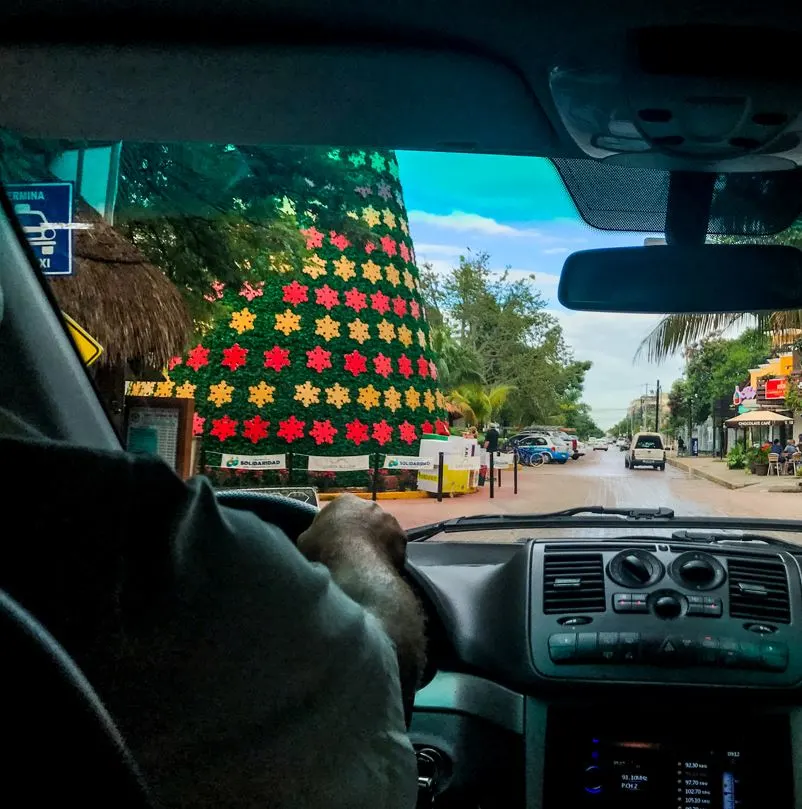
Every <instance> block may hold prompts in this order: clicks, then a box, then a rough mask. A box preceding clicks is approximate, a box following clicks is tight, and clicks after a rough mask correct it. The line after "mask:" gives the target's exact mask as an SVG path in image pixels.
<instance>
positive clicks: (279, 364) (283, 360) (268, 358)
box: [265, 346, 290, 372]
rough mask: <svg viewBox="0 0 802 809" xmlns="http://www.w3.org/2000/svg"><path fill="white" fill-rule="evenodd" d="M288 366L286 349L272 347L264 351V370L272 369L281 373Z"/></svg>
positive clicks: (288, 358) (288, 359) (288, 353)
mask: <svg viewBox="0 0 802 809" xmlns="http://www.w3.org/2000/svg"><path fill="white" fill-rule="evenodd" d="M289 364H290V352H289V351H288V350H287V349H286V348H279V347H278V346H273V348H271V349H270V350H269V351H265V368H272V369H273V370H274V371H276V372H278V371H281V369H282V368H286V367H287V366H288V365H289Z"/></svg>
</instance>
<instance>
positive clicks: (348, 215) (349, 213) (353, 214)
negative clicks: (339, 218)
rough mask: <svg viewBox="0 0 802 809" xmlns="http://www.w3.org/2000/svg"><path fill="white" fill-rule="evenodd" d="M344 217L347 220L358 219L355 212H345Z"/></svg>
mask: <svg viewBox="0 0 802 809" xmlns="http://www.w3.org/2000/svg"><path fill="white" fill-rule="evenodd" d="M345 215H346V216H347V217H348V218H349V219H357V220H358V219H359V214H358V213H357V212H356V211H346V212H345Z"/></svg>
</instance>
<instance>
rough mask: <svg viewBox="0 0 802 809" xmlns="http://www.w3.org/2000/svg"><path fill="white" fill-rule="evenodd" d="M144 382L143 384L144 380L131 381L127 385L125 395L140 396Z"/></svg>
mask: <svg viewBox="0 0 802 809" xmlns="http://www.w3.org/2000/svg"><path fill="white" fill-rule="evenodd" d="M144 384H145V383H144V382H132V383H131V384H130V385H129V386H128V392H127V394H126V395H127V396H142V395H143V394H142V385H144Z"/></svg>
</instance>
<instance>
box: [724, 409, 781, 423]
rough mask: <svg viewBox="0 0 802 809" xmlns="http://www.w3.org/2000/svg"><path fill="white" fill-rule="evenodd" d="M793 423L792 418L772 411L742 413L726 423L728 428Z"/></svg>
mask: <svg viewBox="0 0 802 809" xmlns="http://www.w3.org/2000/svg"><path fill="white" fill-rule="evenodd" d="M792 421H793V419H792V418H789V417H788V416H782V415H780V414H779V413H775V412H774V411H772V410H755V411H754V412H752V413H741V415H740V416H735V418H732V419H728V420H727V421H726V422H724V423H725V424H726V425H727V426H728V427H771V426H772V425H773V424H788V423H789V422H792Z"/></svg>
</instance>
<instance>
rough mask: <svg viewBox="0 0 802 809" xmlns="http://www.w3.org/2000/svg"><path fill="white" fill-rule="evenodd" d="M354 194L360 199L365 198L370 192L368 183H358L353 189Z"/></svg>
mask: <svg viewBox="0 0 802 809" xmlns="http://www.w3.org/2000/svg"><path fill="white" fill-rule="evenodd" d="M354 193H355V194H359V196H360V197H362V199H365V198H366V197H367V196H368V195H369V194H370V186H369V185H358V186H357V187H356V188H355V189H354Z"/></svg>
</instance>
